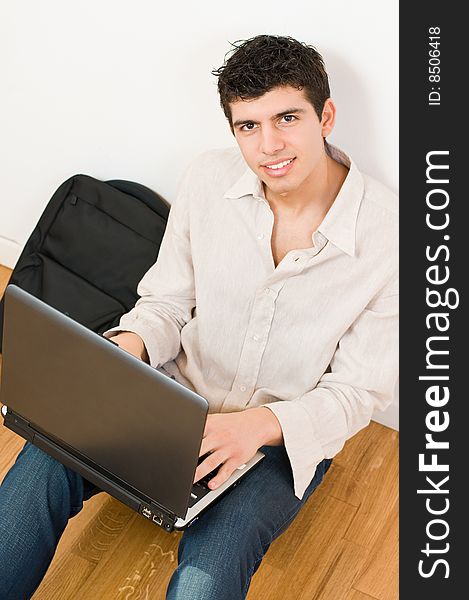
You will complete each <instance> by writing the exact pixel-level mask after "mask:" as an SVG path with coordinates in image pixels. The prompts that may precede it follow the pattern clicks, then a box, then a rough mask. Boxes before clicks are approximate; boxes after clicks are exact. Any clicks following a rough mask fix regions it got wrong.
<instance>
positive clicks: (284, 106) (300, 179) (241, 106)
mask: <svg viewBox="0 0 469 600" xmlns="http://www.w3.org/2000/svg"><path fill="white" fill-rule="evenodd" d="M330 104H332V103H331V101H330V100H328V101H327V102H326V105H325V112H323V119H322V122H321V121H320V120H319V119H318V116H317V114H316V111H315V110H314V107H313V106H312V104H311V103H310V102H309V101H308V100H307V99H306V97H305V96H304V94H303V91H302V90H301V91H300V90H297V89H295V88H293V87H291V86H285V87H278V88H275V89H273V90H271V91H270V92H267V93H265V94H264V95H263V96H261V97H260V98H257V99H255V100H238V101H236V102H232V103H231V104H230V108H231V116H232V123H233V130H234V135H235V137H236V141H237V142H238V145H239V148H240V150H241V153H242V154H243V156H244V159H245V161H246V162H247V164H248V166H249V167H250V168H251V170H252V171H254V173H256V174H257V175H258V176H259V178H260V179H261V180H262V181H263V182H264V184H265V185H266V186H267V187H268V188H269V189H270V190H271V192H273V193H274V194H285V193H286V194H288V193H289V192H290V193H294V192H296V191H298V192H301V191H302V190H304V189H307V188H308V184H309V182H310V181H311V179H312V178H313V177H314V172H315V168H316V167H317V166H318V164H319V163H320V161H322V160H324V154H325V151H324V139H323V136H324V137H325V136H326V135H327V134H328V133H329V132H330V131H331V129H332V125H331V122H332V124H333V118H334V114H332V121H331V119H330V118H329V119H328V118H327V116H326V114H325V113H326V112H327V107H328V106H329V105H330ZM332 108H333V105H332ZM332 112H333V111H332ZM327 123H329V125H327ZM286 161H288V164H285V165H284V164H283V163H285V162H286ZM279 165H280V166H279ZM275 167H277V168H275Z"/></svg>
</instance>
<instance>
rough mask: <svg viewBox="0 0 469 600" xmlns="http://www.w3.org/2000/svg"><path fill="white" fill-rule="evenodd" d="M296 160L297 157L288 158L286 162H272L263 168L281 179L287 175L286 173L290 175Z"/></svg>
mask: <svg viewBox="0 0 469 600" xmlns="http://www.w3.org/2000/svg"><path fill="white" fill-rule="evenodd" d="M295 158H296V157H293V158H287V159H286V160H281V161H278V162H276V163H274V162H272V163H269V164H266V165H261V166H262V168H263V169H264V170H265V171H266V172H267V173H268V174H269V175H271V176H274V177H279V176H280V175H285V173H288V171H290V169H291V168H292V165H293V161H294V160H295Z"/></svg>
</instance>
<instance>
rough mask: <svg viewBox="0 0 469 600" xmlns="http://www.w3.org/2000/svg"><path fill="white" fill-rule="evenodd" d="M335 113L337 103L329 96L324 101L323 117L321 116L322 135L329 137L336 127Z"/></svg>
mask: <svg viewBox="0 0 469 600" xmlns="http://www.w3.org/2000/svg"><path fill="white" fill-rule="evenodd" d="M335 114H336V108H335V104H334V103H333V102H332V100H331V99H330V98H328V99H327V100H326V101H325V102H324V107H323V109H322V118H321V127H322V137H323V138H325V137H327V136H328V135H329V134H330V133H331V131H332V130H333V129H334V125H335Z"/></svg>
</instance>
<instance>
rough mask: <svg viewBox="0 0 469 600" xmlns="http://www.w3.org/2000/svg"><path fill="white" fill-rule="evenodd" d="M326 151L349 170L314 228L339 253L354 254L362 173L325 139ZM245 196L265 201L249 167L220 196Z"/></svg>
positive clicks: (260, 184)
mask: <svg viewBox="0 0 469 600" xmlns="http://www.w3.org/2000/svg"><path fill="white" fill-rule="evenodd" d="M326 152H327V153H328V154H329V156H331V157H332V158H333V159H334V160H336V161H337V162H340V163H342V164H343V165H345V166H346V167H348V168H349V172H348V174H347V177H346V178H345V181H344V183H343V184H342V187H341V188H340V190H339V193H338V194H337V196H336V199H335V200H334V203H333V204H332V206H331V207H330V209H329V210H328V212H327V214H326V216H325V217H324V219H323V221H322V223H321V225H320V226H319V227H318V231H319V232H320V233H322V235H324V237H326V238H327V239H328V240H329V241H331V242H332V243H333V244H334V245H335V246H337V247H338V248H340V249H341V250H342V251H343V252H345V253H346V254H349V255H350V256H354V255H355V241H356V240H355V237H356V225H357V218H358V211H359V209H360V204H361V200H362V197H363V192H364V182H363V176H362V174H361V173H360V171H359V170H358V168H357V166H356V165H355V163H354V162H353V160H351V158H350V157H349V156H348V155H347V154H345V152H343V151H342V150H340V149H339V148H337V147H336V146H333V145H332V144H329V143H328V142H326ZM248 195H249V196H253V197H254V198H256V199H257V200H265V195H264V188H263V186H262V181H261V180H260V179H259V177H258V176H257V175H256V174H255V173H254V172H253V171H251V169H250V168H249V167H247V168H246V170H245V171H244V172H243V174H242V175H241V177H240V178H239V179H238V180H237V181H236V182H235V183H234V185H232V186H231V187H230V188H229V189H228V190H227V191H226V192H225V194H224V198H242V197H243V196H248Z"/></svg>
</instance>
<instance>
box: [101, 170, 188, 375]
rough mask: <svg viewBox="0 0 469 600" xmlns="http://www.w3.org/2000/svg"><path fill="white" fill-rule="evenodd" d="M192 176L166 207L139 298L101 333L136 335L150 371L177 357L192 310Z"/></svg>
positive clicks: (184, 180) (186, 174)
mask: <svg viewBox="0 0 469 600" xmlns="http://www.w3.org/2000/svg"><path fill="white" fill-rule="evenodd" d="M191 171H192V169H191V167H189V168H188V169H187V170H186V173H185V176H184V177H183V179H182V181H181V184H180V186H179V190H178V194H177V196H176V199H175V200H174V202H173V203H172V205H171V208H170V212H169V217H168V222H167V225H166V229H165V233H164V235H163V239H162V242H161V246H160V250H159V253H158V258H157V260H156V262H155V263H154V264H153V265H152V266H151V267H150V268H149V270H148V271H147V272H146V273H145V274H144V276H143V278H142V279H141V280H140V282H139V284H138V286H137V294H138V295H139V296H140V298H139V299H138V300H137V302H136V304H135V306H134V307H133V308H132V309H131V310H130V311H129V312H127V313H125V314H124V315H122V317H121V319H120V321H119V325H117V326H116V327H113V328H111V329H108V330H106V331H105V332H104V333H103V336H104V337H106V338H111V337H113V336H115V335H117V333H120V332H122V331H131V332H133V333H137V334H138V335H139V336H140V337H141V338H142V340H143V342H144V344H145V348H146V350H147V353H148V357H149V362H150V365H151V366H153V367H155V368H156V367H158V366H160V365H162V364H164V363H166V362H168V361H169V360H172V359H174V358H175V357H176V356H177V355H178V353H179V350H180V348H181V329H182V328H183V326H184V325H185V324H186V323H187V322H188V321H189V320H190V319H191V318H192V310H193V308H194V307H195V286H194V272H193V266H192V258H191V249H190V235H189V218H190V215H189V213H190V210H189V205H190V190H191V183H190V181H191Z"/></svg>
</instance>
